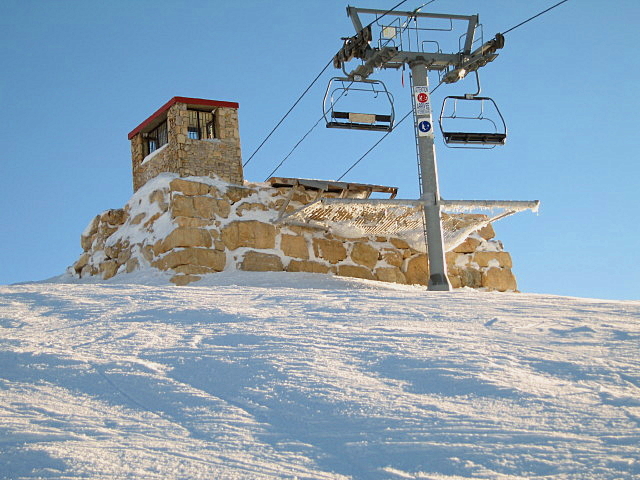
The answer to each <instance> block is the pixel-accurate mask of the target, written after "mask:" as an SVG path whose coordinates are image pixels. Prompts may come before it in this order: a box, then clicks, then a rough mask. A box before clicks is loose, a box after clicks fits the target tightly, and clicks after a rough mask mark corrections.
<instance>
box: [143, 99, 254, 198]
mask: <svg viewBox="0 0 640 480" xmlns="http://www.w3.org/2000/svg"><path fill="white" fill-rule="evenodd" d="M214 118H215V131H216V136H217V138H215V139H206V140H194V139H191V138H189V136H188V131H187V127H188V123H189V119H188V111H187V105H186V104H184V103H176V104H174V105H172V106H171V107H170V108H169V110H168V111H167V134H168V143H167V144H166V145H164V147H162V148H161V151H156V152H153V153H151V154H150V155H148V156H146V148H145V141H144V138H143V132H140V133H138V134H137V135H135V136H134V137H133V138H132V139H131V160H132V168H133V190H134V192H135V191H137V190H138V189H139V188H140V187H142V186H143V185H144V184H145V183H147V182H148V181H149V180H151V179H152V178H155V177H156V176H158V175H159V174H161V173H164V172H173V173H177V174H178V175H180V176H181V177H189V176H216V175H217V176H218V177H220V178H222V179H224V180H225V181H227V182H229V183H234V184H238V185H242V183H243V172H242V157H241V149H240V133H239V129H238V111H237V109H235V108H226V107H217V108H216V110H215V114H214Z"/></svg>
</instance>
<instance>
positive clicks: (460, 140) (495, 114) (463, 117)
mask: <svg viewBox="0 0 640 480" xmlns="http://www.w3.org/2000/svg"><path fill="white" fill-rule="evenodd" d="M474 103H475V104H476V105H477V107H478V108H477V110H473V109H472V110H471V112H477V114H476V113H473V114H471V113H467V112H468V110H465V108H466V107H470V106H473V104H474ZM463 104H464V105H465V106H464V107H463V108H462V109H461V108H460V107H461V105H463ZM487 105H488V106H489V108H487ZM448 108H450V110H448ZM460 110H463V111H462V112H461V113H460V112H459V111H460ZM488 111H489V112H488ZM439 124H440V131H441V132H442V136H443V138H444V143H445V144H446V145H447V146H449V147H452V148H494V147H495V146H496V145H504V144H505V142H506V141H507V125H506V123H505V121H504V117H503V116H502V114H501V113H500V110H499V109H498V105H496V102H495V101H494V100H493V99H492V98H490V97H480V96H477V95H473V94H467V95H460V96H455V95H452V96H448V97H445V99H444V101H443V102H442V109H441V111H440V118H439ZM468 127H472V128H468Z"/></svg>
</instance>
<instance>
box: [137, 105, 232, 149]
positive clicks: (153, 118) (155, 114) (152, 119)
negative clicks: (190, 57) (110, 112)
mask: <svg viewBox="0 0 640 480" xmlns="http://www.w3.org/2000/svg"><path fill="white" fill-rule="evenodd" d="M176 103H186V104H187V105H200V106H204V107H226V108H236V109H237V108H239V107H240V105H239V104H237V103H236V102H223V101H220V100H206V99H204V98H188V97H173V98H172V99H171V100H169V101H168V102H167V103H165V104H164V105H163V106H161V107H160V108H159V109H158V110H157V111H156V112H155V113H154V114H153V115H151V116H150V117H149V118H147V119H146V120H145V121H144V122H142V123H141V124H140V125H138V126H137V127H136V128H134V129H133V130H131V132H129V140H131V139H132V138H133V137H135V136H136V135H137V134H138V133H140V132H141V131H142V130H143V129H144V128H145V127H146V126H147V125H149V124H150V123H153V121H154V120H155V119H157V118H158V117H159V116H160V115H162V114H163V113H165V112H166V111H167V110H169V108H170V107H171V106H172V105H175V104H176Z"/></svg>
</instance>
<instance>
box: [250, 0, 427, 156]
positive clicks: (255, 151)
mask: <svg viewBox="0 0 640 480" xmlns="http://www.w3.org/2000/svg"><path fill="white" fill-rule="evenodd" d="M406 1H407V0H402V1H401V2H399V3H398V4H397V5H395V6H394V7H392V8H391V9H389V10H387V11H386V12H385V13H383V14H382V15H380V16H379V17H376V19H375V20H374V21H373V22H371V23H370V24H369V25H372V24H374V23H375V22H377V21H378V20H380V19H381V18H382V17H384V16H385V15H386V14H387V13H389V12H392V11H393V10H395V9H396V8H398V7H399V6H400V5H402V4H403V3H405V2H406ZM432 1H435V0H432ZM332 63H333V57H332V58H331V60H329V62H328V63H327V64H326V65H325V66H324V68H323V69H322V70H321V71H320V73H319V74H318V75H316V78H314V79H313V81H312V82H311V83H310V84H309V86H308V87H307V88H306V89H305V90H304V92H302V94H301V95H300V96H299V97H298V99H297V100H296V101H295V102H294V104H293V105H292V106H291V108H289V110H288V111H287V113H285V114H284V116H283V117H282V118H281V119H280V121H279V122H278V123H277V124H276V126H275V127H273V129H272V130H271V131H270V132H269V134H268V135H267V136H266V137H265V139H264V140H263V141H262V143H260V145H258V148H256V149H255V150H254V151H253V153H252V154H251V155H250V156H249V158H248V159H247V161H246V162H244V163H243V164H242V166H243V167H246V166H247V164H248V163H249V162H250V161H251V159H252V158H253V157H254V156H255V154H256V153H258V150H260V149H261V148H262V146H263V145H264V144H265V143H266V142H267V140H269V138H270V137H271V135H273V133H274V132H275V131H276V130H277V129H278V127H279V126H280V125H281V124H282V122H284V121H285V119H286V118H287V117H288V116H289V114H290V113H291V112H292V111H293V109H294V108H295V107H296V106H297V105H298V103H300V100H302V98H303V97H304V96H305V95H306V94H307V92H308V91H309V90H310V89H311V87H313V86H314V85H315V83H316V82H317V81H318V79H319V78H320V77H321V76H322V74H323V73H324V72H325V71H326V70H327V68H329V65H331V64H332ZM312 130H313V128H312ZM307 134H308V133H307ZM305 136H306V135H305ZM296 146H297V145H296ZM294 148H295V147H294Z"/></svg>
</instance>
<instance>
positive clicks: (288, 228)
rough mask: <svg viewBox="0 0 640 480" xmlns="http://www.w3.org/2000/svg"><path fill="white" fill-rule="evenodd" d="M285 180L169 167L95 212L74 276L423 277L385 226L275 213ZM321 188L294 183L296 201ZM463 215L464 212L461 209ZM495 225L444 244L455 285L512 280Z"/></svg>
mask: <svg viewBox="0 0 640 480" xmlns="http://www.w3.org/2000/svg"><path fill="white" fill-rule="evenodd" d="M288 194H289V190H288V189H284V188H281V189H276V188H273V187H271V186H268V185H263V184H259V185H258V184H253V185H251V184H247V185H246V186H244V187H239V186H233V185H231V184H229V183H227V182H223V181H219V180H216V179H211V180H210V181H208V180H204V179H202V178H199V179H198V180H195V179H189V178H177V176H176V175H170V174H162V175H160V176H158V177H156V178H155V179H153V180H151V181H149V182H147V184H146V185H144V187H142V188H140V189H139V191H138V192H136V193H135V194H134V196H133V197H132V199H131V200H130V201H129V203H128V204H127V205H126V206H125V207H124V208H123V209H118V210H109V211H107V212H104V213H103V214H101V215H98V216H97V217H96V218H94V220H93V221H92V222H91V223H90V225H89V226H88V227H87V229H86V230H85V232H83V234H82V236H81V244H82V248H83V250H84V253H83V254H82V255H81V257H80V259H79V260H78V261H77V262H76V263H75V264H74V265H73V267H71V271H72V274H73V275H75V276H77V277H82V278H84V277H88V276H96V275H99V276H101V278H103V279H108V278H111V277H113V276H114V275H117V274H123V273H131V272H135V271H136V270H138V269H141V268H153V269H157V270H158V271H164V272H169V273H170V275H171V281H172V282H173V283H175V284H176V285H187V284H189V283H191V282H194V281H197V280H199V279H201V278H202V276H203V275H206V274H211V273H216V272H221V271H223V270H234V269H239V270H247V271H287V272H311V273H321V274H333V275H339V276H345V277H356V278H365V279H370V280H378V281H383V282H395V283H402V284H422V285H424V284H426V282H427V279H428V277H429V273H428V262H427V257H426V255H425V253H423V252H421V251H420V249H419V246H416V245H410V244H409V243H408V242H407V241H406V240H405V239H402V238H395V237H386V236H361V237H357V238H348V237H344V236H338V235H334V234H332V233H331V232H328V231H325V230H322V229H318V228H311V227H306V226H293V225H286V224H282V223H279V222H278V221H277V219H278V214H279V209H280V208H281V207H282V206H283V205H284V204H285V202H286V199H287V196H288ZM314 196H315V193H312V192H305V191H301V192H297V193H296V195H294V196H293V197H292V199H291V201H290V203H289V204H288V206H287V207H286V208H287V211H292V210H294V209H296V208H299V207H301V206H302V205H304V204H307V203H309V202H310V201H312V199H313V198H314ZM461 216H464V215H461ZM494 235H495V233H494V231H493V228H492V226H491V225H488V226H486V227H484V228H483V229H481V230H480V231H478V232H476V233H474V234H473V235H471V236H469V237H468V238H467V239H466V240H465V241H464V242H462V243H461V244H460V245H458V246H457V247H456V248H454V249H453V250H452V251H451V252H448V253H447V254H446V259H447V269H448V276H449V280H450V282H451V284H452V286H453V287H454V288H459V287H471V288H485V289H487V290H499V291H506V290H515V289H516V281H515V277H514V276H513V273H512V271H511V267H512V264H511V257H510V256H509V254H508V253H507V252H504V251H503V249H502V244H501V243H500V242H498V241H496V240H495V239H494Z"/></svg>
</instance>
